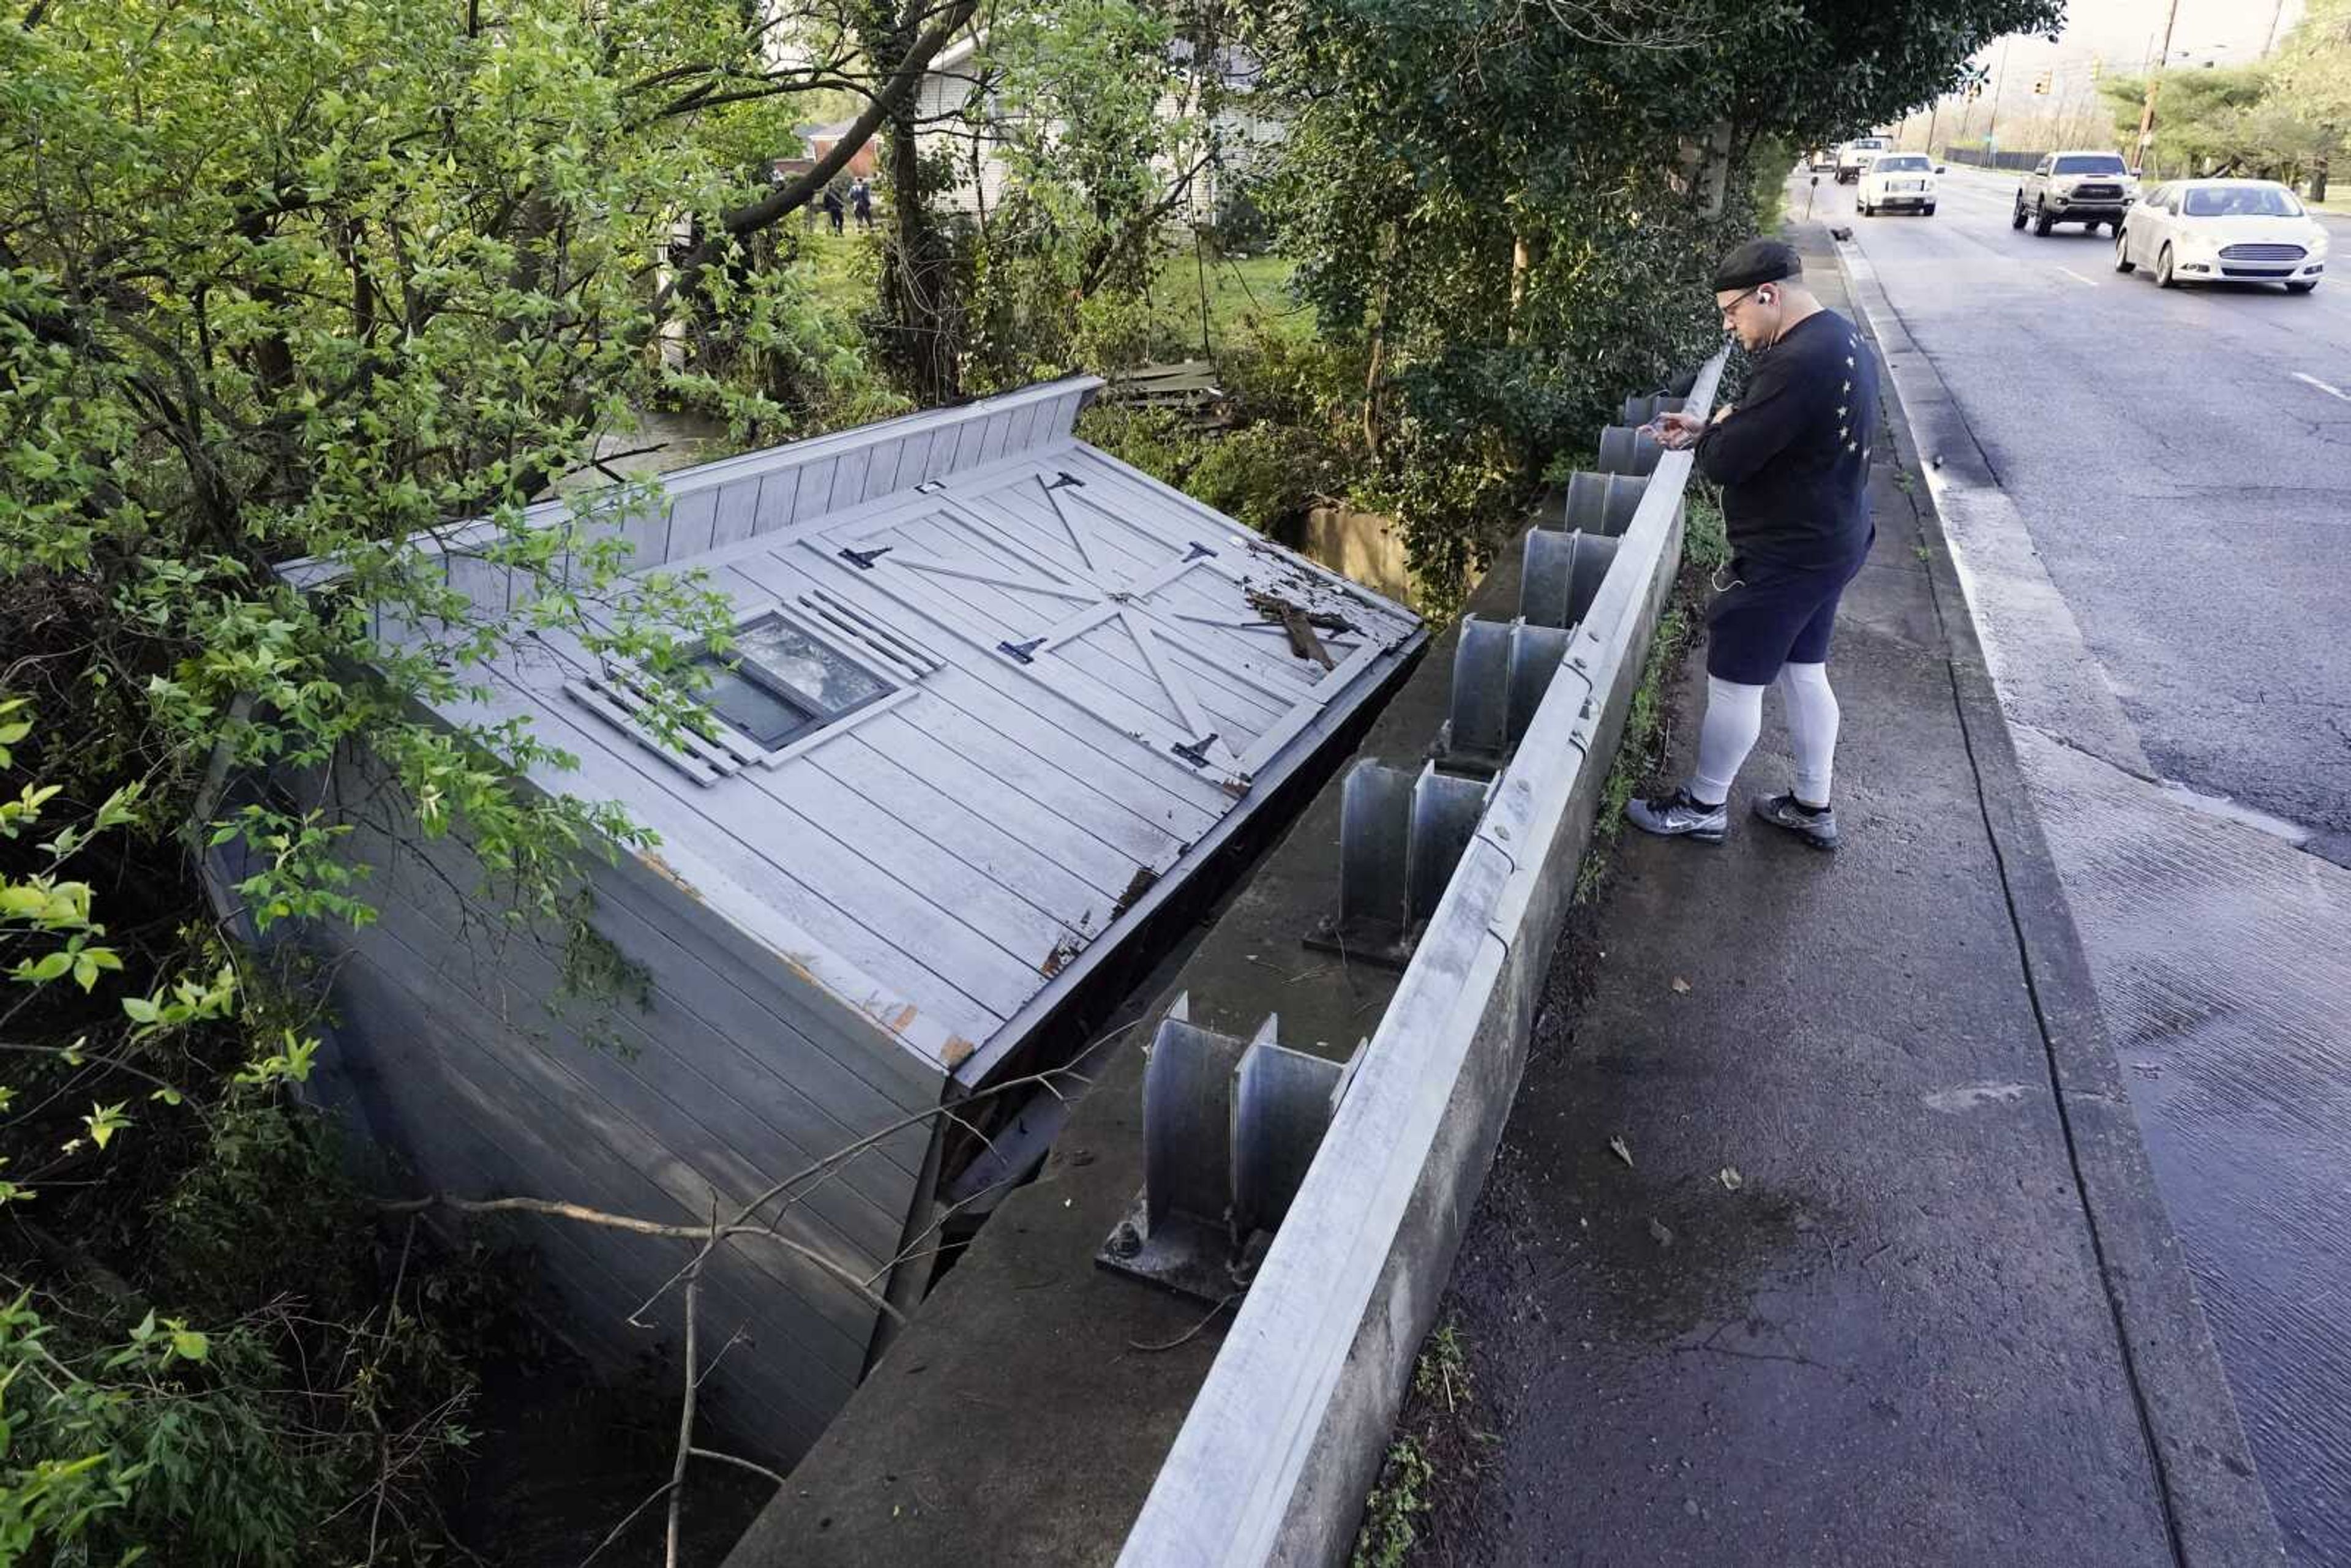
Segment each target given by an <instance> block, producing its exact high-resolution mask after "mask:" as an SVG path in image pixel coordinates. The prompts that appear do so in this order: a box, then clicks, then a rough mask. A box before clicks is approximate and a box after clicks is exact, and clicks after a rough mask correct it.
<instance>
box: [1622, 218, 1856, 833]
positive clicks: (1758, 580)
mask: <svg viewBox="0 0 2351 1568" xmlns="http://www.w3.org/2000/svg"><path fill="white" fill-rule="evenodd" d="M1803 270H1804V264H1803V261H1802V258H1801V257H1800V256H1797V254H1796V252H1795V249H1794V247H1793V246H1788V245H1783V244H1782V243H1781V242H1780V241H1778V240H1769V239H1757V240H1750V241H1749V242H1748V243H1746V244H1745V245H1742V246H1739V248H1737V249H1736V250H1733V251H1732V252H1731V253H1730V254H1729V255H1728V256H1724V257H1723V258H1722V260H1721V262H1720V263H1719V264H1718V265H1717V267H1715V274H1714V302H1715V305H1716V307H1717V308H1719V310H1720V311H1721V312H1722V324H1723V326H1724V327H1725V328H1726V329H1729V330H1730V331H1733V332H1735V333H1737V334H1738V335H1739V341H1740V344H1741V346H1743V347H1744V348H1745V349H1746V350H1748V352H1749V353H1750V354H1752V355H1754V356H1755V357H1756V359H1755V368H1754V371H1753V373H1752V374H1751V375H1750V377H1749V379H1748V383H1747V391H1746V392H1745V394H1744V395H1743V396H1742V397H1741V398H1740V402H1738V403H1737V404H1736V405H1735V406H1725V407H1724V408H1723V409H1722V410H1721V411H1720V412H1719V413H1717V414H1716V415H1715V416H1714V418H1713V420H1712V421H1711V422H1708V421H1705V420H1702V419H1700V418H1698V416H1697V415H1695V414H1688V413H1667V414H1663V415H1660V416H1659V418H1658V419H1657V421H1656V423H1655V424H1654V425H1652V426H1650V427H1649V431H1650V434H1653V435H1654V436H1656V439H1657V440H1658V441H1659V442H1661V443H1663V444H1665V445H1666V446H1667V447H1669V448H1672V449H1674V450H1676V451H1680V450H1683V449H1686V448H1688V447H1692V446H1695V447H1696V448H1697V449H1698V460H1697V461H1698V472H1699V473H1701V474H1703V475H1705V476H1707V477H1708V478H1709V479H1711V480H1713V481H1714V482H1715V483H1717V484H1719V485H1720V486H1722V513H1723V520H1724V523H1725V525H1726V526H1727V528H1728V529H1729V536H1730V560H1729V564H1728V565H1727V566H1726V567H1724V568H1723V569H1722V570H1719V571H1718V572H1717V573H1716V575H1715V587H1716V589H1717V593H1716V596H1715V600H1714V603H1713V606H1712V607H1711V608H1710V609H1709V610H1708V612H1707V653H1706V673H1707V683H1706V685H1707V700H1706V720H1705V723H1704V724H1703V725H1702V726H1701V727H1700V728H1699V730H1698V767H1697V769H1696V771H1694V772H1693V773H1692V774H1691V775H1690V777H1689V779H1688V780H1687V782H1686V783H1684V784H1683V785H1682V786H1681V787H1680V788H1679V789H1676V790H1675V791H1674V792H1673V793H1672V794H1670V795H1661V796H1658V797H1656V798H1655V799H1653V800H1635V801H1632V802H1631V803H1630V804H1629V805H1627V806H1626V808H1625V814H1626V815H1627V816H1629V817H1630V818H1631V819H1632V820H1633V824H1634V825H1635V827H1638V828H1641V829H1643V830H1645V831H1648V832H1652V833H1658V834H1663V835H1666V836H1667V837H1675V838H1691V839H1696V840H1698V841H1700V842H1702V843H1717V844H1719V843H1720V842H1721V841H1722V839H1723V834H1724V832H1725V831H1726V829H1727V826H1728V820H1729V811H1728V810H1727V809H1726V807H1727V803H1728V801H1729V797H1730V784H1731V780H1732V779H1733V778H1735V777H1736V776H1737V774H1738V772H1739V768H1740V764H1741V763H1743V762H1745V761H1746V760H1747V754H1748V752H1749V751H1750V750H1751V749H1753V747H1754V745H1755V739H1756V737H1757V736H1758V735H1759V734H1761V731H1762V727H1763V688H1764V687H1765V686H1767V685H1774V684H1776V685H1778V686H1779V687H1780V694H1781V698H1782V701H1783V702H1784V703H1785V704H1786V705H1787V713H1788V735H1789V738H1790V740H1791V741H1792V743H1793V745H1794V748H1795V754H1796V777H1795V787H1794V789H1791V790H1789V791H1788V792H1786V793H1784V794H1777V795H1759V796H1757V797H1756V799H1755V814H1756V815H1757V816H1759V817H1761V818H1762V819H1763V820H1764V821H1767V822H1770V823H1771V824H1772V825H1773V826H1775V827H1780V828H1785V829H1787V830H1788V831H1790V832H1792V833H1794V834H1795V835H1796V836H1797V837H1799V838H1801V839H1802V840H1803V841H1805V842H1806V843H1808V844H1811V845H1813V846H1814V847H1815V848H1818V849H1824V850H1827V849H1834V848H1835V847H1836V843H1837V823H1836V813H1835V812H1834V810H1831V809H1830V805H1829V774H1830V768H1831V764H1832V763H1833V761H1834V758H1835V754H1836V737H1837V721H1838V712H1837V700H1836V694H1835V693H1834V692H1833V691H1831V690H1830V689H1829V679H1828V653H1829V636H1830V632H1831V630H1832V629H1833V627H1834V624H1835V621H1836V610H1837V601H1838V599H1839V597H1840V596H1841V595H1842V594H1843V593H1844V588H1845V584H1846V583H1848V582H1850V581H1852V580H1853V577H1854V574H1855V572H1857V571H1859V570H1861V563H1862V561H1863V560H1864V559H1865V558H1866V557H1867V556H1868V554H1869V546H1870V541H1871V540H1872V539H1873V538H1876V528H1874V527H1873V526H1872V525H1871V523H1870V520H1869V457H1870V444H1871V442H1872V440H1873V438H1874V436H1875V434H1876V415H1877V366H1876V361H1875V360H1873V359H1872V358H1871V356H1870V352H1869V349H1868V346H1867V345H1866V344H1865V343H1864V342H1863V341H1862V337H1861V332H1860V329H1857V328H1856V327H1855V326H1854V324H1853V323H1852V322H1850V321H1848V320H1846V319H1844V317H1842V316H1840V315H1838V314H1837V313H1836V312H1835V311H1834V310H1830V309H1828V308H1825V307H1823V305H1822V304H1821V302H1820V301H1819V300H1818V299H1816V298H1813V294H1812V291H1811V290H1809V289H1807V288H1806V287H1804V286H1803V283H1802V276H1803Z"/></svg>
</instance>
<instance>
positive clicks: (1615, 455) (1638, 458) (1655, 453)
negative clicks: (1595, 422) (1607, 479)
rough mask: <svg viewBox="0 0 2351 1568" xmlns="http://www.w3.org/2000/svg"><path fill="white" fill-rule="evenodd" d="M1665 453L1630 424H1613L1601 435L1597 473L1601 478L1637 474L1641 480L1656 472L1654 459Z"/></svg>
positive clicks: (1664, 450)
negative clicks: (1601, 474) (1598, 470)
mask: <svg viewBox="0 0 2351 1568" xmlns="http://www.w3.org/2000/svg"><path fill="white" fill-rule="evenodd" d="M1664 455H1666V449H1665V448H1664V447H1662V446H1660V445H1658V444H1656V442H1654V441H1652V440H1650V439H1649V438H1648V437H1647V436H1646V435H1644V434H1641V433H1640V432H1639V431H1638V430H1635V428H1633V427H1632V426H1631V425H1629V424H1612V425H1610V426H1609V427H1608V428H1607V429H1605V430H1604V431H1602V432H1601V433H1600V471H1601V472H1602V473H1603V474H1639V475H1642V476H1645V477H1646V476H1648V475H1651V474H1654V473H1656V471H1657V459H1658V458H1660V457H1663V456H1664Z"/></svg>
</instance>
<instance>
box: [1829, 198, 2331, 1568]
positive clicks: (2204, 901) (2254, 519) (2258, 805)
mask: <svg viewBox="0 0 2351 1568" xmlns="http://www.w3.org/2000/svg"><path fill="white" fill-rule="evenodd" d="M1793 189H1794V201H1793V203H1792V205H1791V208H1790V212H1791V214H1792V215H1795V216H1801V215H1802V212H1803V204H1804V190H1803V187H1802V184H1801V183H1799V184H1798V185H1797V186H1795V187H1794V188H1793ZM2013 190H2014V184H2013V182H2012V180H2009V179H2002V178H2000V177H1997V176H1994V175H1991V174H1987V173H1983V172H1977V171H1972V170H1963V169H1960V168H1958V167H1956V166H1955V167H1954V168H1953V169H1952V171H1951V172H1949V174H1947V175H1946V176H1945V179H1944V183H1943V188H1942V191H1941V194H1940V201H1939V205H1938V213H1937V215H1936V216H1934V217H1933V218H1918V217H1909V216H1903V217H1895V216H1885V217H1877V218H1861V217H1858V216H1855V215H1854V214H1853V208H1852V194H1851V193H1850V191H1846V190H1839V189H1837V188H1835V187H1834V186H1832V185H1828V184H1823V186H1821V187H1820V190H1819V193H1818V196H1817V198H1816V201H1817V208H1816V215H1819V216H1823V217H1826V218H1829V219H1830V220H1831V221H1832V222H1835V223H1839V224H1849V225H1851V227H1852V230H1853V232H1854V235H1855V248H1856V249H1857V250H1858V251H1859V253H1860V255H1861V257H1862V260H1861V262H1860V263H1859V264H1858V265H1859V266H1860V267H1862V268H1863V269H1864V270H1865V272H1866V273H1867V274H1868V275H1870V277H1872V278H1873V279H1874V282H1873V284H1872V287H1871V288H1870V289H1868V290H1865V298H1866V297H1868V296H1869V295H1871V294H1873V293H1874V292H1875V290H1876V289H1878V288H1882V290H1883V293H1882V296H1880V297H1878V298H1879V306H1878V308H1881V309H1884V310H1887V311H1890V312H1891V313H1892V314H1893V315H1894V316H1895V317H1896V319H1898V322H1899V325H1900V327H1901V328H1902V329H1907V338H1908V340H1910V341H1912V342H1914V343H1915V345H1916V350H1917V351H1916V352H1914V353H1910V354H1908V355H1907V361H1908V362H1907V363H1905V362H1899V361H1897V362H1896V364H1895V365H1894V366H1893V369H1894V372H1895V380H1896V385H1897V387H1899V388H1900V389H1901V391H1902V395H1903V398H1904V401H1905V403H1906V405H1908V404H1911V403H1912V402H1913V397H1914V392H1925V393H1929V394H1931V395H1933V396H1935V397H1937V398H1941V397H1944V396H1945V395H1947V396H1948V404H1947V405H1945V406H1946V407H1947V409H1948V410H1949V412H1950V413H1955V414H1956V415H1957V418H1958V422H1959V423H1957V424H1956V425H1948V426H1947V427H1946V428H1942V429H1938V431H1936V432H1935V433H1934V434H1933V436H1932V440H1933V441H1935V442H1938V443H1939V442H1948V441H1952V440H1958V441H1961V442H1966V441H1969V440H1970V439H1971V441H1972V444H1973V445H1974V447H1976V448H1979V449H1980V451H1981V453H1982V455H1983V457H1984V459H1985V466H1988V467H1989V468H1990V470H1991V482H1990V483H1986V482H1984V481H1982V480H1981V479H1980V478H1977V477H1974V476H1973V470H1972V465H1970V476H1968V477H1966V478H1965V479H1960V478H1958V477H1951V478H1942V477H1938V476H1936V475H1932V474H1930V477H1929V487H1930V489H1933V490H1934V491H1935V492H1936V500H1937V503H1938V507H1939V508H1940V510H1941V511H1942V513H1943V515H1944V518H1945V522H1946V528H1947V532H1948V533H1949V536H1950V538H1951V541H1952V551H1953V556H1954V559H1955V562H1956V563H1957V564H1958V565H1959V568H1960V570H1961V573H1962V575H1963V577H1964V578H1965V579H1966V580H1968V582H1969V584H1970V608H1971V610H1972V612H1973V613H1974V614H1975V616H1976V619H1977V621H1978V623H1979V626H1980V628H1981V630H1982V632H1983V636H1984V642H1985V645H1986V652H1987V656H1988V658H1990V660H1991V663H1992V664H1993V675H1994V679H1995V682H1996V683H1997V684H1998V685H1999V688H2000V692H2001V701H2002V705H2003V707H2004V709H2005V710H2006V712H2007V716H2008V718H2009V721H2010V727H2011V733H2012V735H2013V736H2014V737H2015V740H2016V744H2017V749H2018V754H2019V758H2020V760H2021V761H2022V763H2023V765H2024V768H2025V772H2026V776H2027V779H2028V783H2029V784H2030V786H2031V788H2032V792H2033V795H2034V801H2035V805H2036V808H2037V809H2038V812H2039V815H2040V817H2041V819H2042V821H2043V827H2044V830H2045V831H2046V833H2047V836H2048V839H2049V842H2050V848H2051V852H2052V854H2053V859H2054V860H2055V862H2056V863H2057V866H2058V870H2059V873H2060V875H2061V877H2062V878H2063V880H2064V884H2065V893H2066V897H2067V902H2068V904H2069V905H2070V907H2071V908H2072V910H2073V912H2074V916H2075V919H2076V921H2077V923H2078V925H2079V926H2080V929H2081V933H2082V937H2083V944H2084V947H2085V952H2086V953H2087V955H2088V956H2089V958H2090V961H2091V967H2092V970H2093V973H2094V974H2095V977H2096V980H2097V984H2098V988H2099V992H2100V1003H2101V1009H2102V1011H2103V1013H2104V1015H2105V1021H2106V1024H2107V1028H2108V1031H2109V1033H2110V1034H2111V1035H2112V1036H2113V1038H2114V1040H2115V1043H2116V1050H2117V1051H2118V1052H2119V1054H2120V1055H2121V1056H2122V1058H2123V1060H2124V1061H2125V1063H2126V1066H2127V1068H2128V1069H2129V1071H2128V1072H2127V1073H2126V1079H2127V1081H2128V1082H2129V1084H2130V1090H2131V1099H2132V1104H2133V1107H2134V1109H2135V1110H2136V1111H2137V1114H2138V1119H2139V1124H2140V1128H2141V1131H2142V1133H2143V1134H2144V1136H2145V1140H2146V1144H2147V1152H2148V1155H2149V1158H2150V1160H2151V1162H2152V1163H2153V1165H2154V1167H2155V1172H2156V1176H2157V1180H2158V1185H2159V1186H2160V1187H2161V1188H2162V1191H2163V1196H2164V1200H2165V1203H2166V1205H2167V1207H2168V1208H2169V1209H2170V1211H2171V1215H2172V1218H2173V1221H2174V1223H2175V1225H2176V1226H2177V1228H2178V1229H2179V1235H2180V1239H2181V1241H2182V1243H2183V1245H2184V1246H2185V1248H2186V1249H2187V1252H2188V1255H2189V1262H2190V1266H2191V1268H2192V1270H2194V1273H2195V1275H2196V1279H2197V1284H2198V1289H2199V1293H2200V1294H2201V1296H2202V1298H2203V1301H2204V1305H2205V1309H2206V1314H2207V1316H2208V1318H2209V1319H2210V1322H2211V1324H2212V1329H2213V1334H2214V1338H2215V1341H2216V1342H2217V1343H2218V1344H2219V1345H2220V1352H2221V1355H2222V1359H2223V1362H2224V1364H2225V1365H2226V1366H2227V1369H2228V1373H2229V1377H2230V1382H2231V1387H2232V1389H2233V1390H2234V1392H2235V1394H2236V1396H2237V1400H2238V1404H2239V1406H2240V1409H2241V1413H2242V1415H2243V1418H2244V1423H2245V1427H2246V1431H2247V1436H2248V1437H2249V1438H2250V1439H2251V1441H2252V1447H2253V1450H2254V1454H2255V1457H2256V1459H2257V1461H2258V1462H2259V1464H2260V1467H2261V1469H2262V1479H2263V1482H2264V1484H2265V1486H2266V1487H2267V1488H2268V1490H2269V1493H2270V1498H2271V1501H2272V1504H2273V1508H2274V1510H2275V1511H2276V1513H2277V1515H2278V1519H2279V1522H2280V1525H2281V1527H2282V1528H2283V1531H2284V1533H2285V1536H2286V1539H2287V1541H2288V1543H2289V1545H2290V1547H2291V1549H2292V1550H2293V1552H2294V1555H2295V1557H2296V1558H2297V1560H2298V1561H2300V1562H2304V1563H2313V1564H2320V1563H2324V1564H2330V1565H2340V1564H2345V1563H2351V1227H2346V1223H2345V1220H2344V1215H2345V1212H2346V1207H2351V871H2346V870H2345V869H2344V867H2346V865H2351V224H2346V223H2342V222H2339V221H2334V222H2330V227H2332V228H2333V229H2334V231H2335V236H2336V237H2335V256H2336V257H2338V258H2341V261H2342V264H2343V265H2344V267H2346V271H2345V272H2344V273H2342V274H2338V275H2336V276H2335V277H2331V278H2330V279H2329V280H2328V281H2326V282H2325V283H2324V284H2322V285H2321V287H2319V289H2318V290H2317V292H2316V293H2314V294H2313V295H2309V296H2306V297H2291V296H2288V295H2286V294H2284V293H2283V291H2282V290H2278V289H2274V288H2266V289H2265V288H2259V287H2239V286H2225V285H2224V286H2220V287H2210V288H2183V289H2179V290H2172V291H2163V290H2158V288H2157V287H2155V286H2154V284H2153V282H2152V281H2151V280H2150V279H2148V278H2147V277H2146V276H2145V275H2144V274H2141V275H2138V276H2135V277H2124V276H2121V275H2118V274H2117V273H2116V272H2115V270H2114V246H2113V241H2112V239H2111V237H2109V236H2108V235H2105V234H2103V233H2101V234H2100V235H2097V236H2095V237H2088V236H2085V235H2081V234H2080V232H2079V231H2078V230H2073V229H2065V230H2060V231H2058V233H2057V234H2055V235H2050V236H2048V237H2046V238H2037V237H2035V236H2034V235H2032V233H2031V232H2030V230H2029V229H2028V230H2026V231H2023V232H2018V231H2015V230H2011V228H2010V226H2009V222H2008V214H2009V210H2010V200H2011V193H2012V192H2013ZM1922 360H1923V361H1925V363H1920V362H1918V361H1922ZM1906 377H1907V378H1909V380H1908V381H1907V382H1906ZM1912 417H1913V419H1914V420H1916V419H1917V417H1918V414H1917V409H1916V408H1915V407H1914V408H1913V409H1912ZM1921 444H1922V447H1924V446H1926V445H1927V444H1928V436H1926V435H1923V434H1922V436H1921ZM1928 456H1929V457H1930V458H1931V456H1932V453H1931V452H1930V453H1928ZM1954 467H1955V471H1956V469H1957V468H1958V467H1959V465H1957V464H1956V463H1955V465H1954Z"/></svg>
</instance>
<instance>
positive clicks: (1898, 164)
mask: <svg viewBox="0 0 2351 1568" xmlns="http://www.w3.org/2000/svg"><path fill="white" fill-rule="evenodd" d="M1941 172H1942V170H1941V169H1939V168H1938V167H1937V166H1936V163H1935V161H1934V160H1933V159H1931V158H1929V157H1928V156H1927V155H1926V154H1925V153H1924V152H1880V153H1879V154H1878V155H1877V156H1876V157H1875V158H1873V159H1871V160H1870V161H1869V162H1868V164H1867V165H1866V166H1865V167H1864V168H1863V170H1862V172H1861V191H1860V193H1858V194H1856V195H1855V197H1854V204H1855V206H1857V207H1859V208H1860V209H1861V215H1862V216H1863V217H1865V218H1874V217H1876V215H1877V214H1880V213H1884V212H1892V211H1895V210H1896V209H1899V208H1904V207H1907V208H1909V209H1910V210H1911V211H1913V212H1919V213H1924V214H1927V215H1928V217H1930V218H1931V217H1933V216H1934V215H1935V176H1936V175H1938V174H1939V173H1941Z"/></svg>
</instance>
